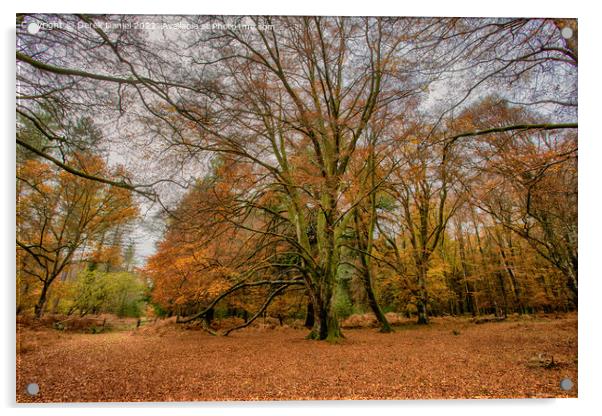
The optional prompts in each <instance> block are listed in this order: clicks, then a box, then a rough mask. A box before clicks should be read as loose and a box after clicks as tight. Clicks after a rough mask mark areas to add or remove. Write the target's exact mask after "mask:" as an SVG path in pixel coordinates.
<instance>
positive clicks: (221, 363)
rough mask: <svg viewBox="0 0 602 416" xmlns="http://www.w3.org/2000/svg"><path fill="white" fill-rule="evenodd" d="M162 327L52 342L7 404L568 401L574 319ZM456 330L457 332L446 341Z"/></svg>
mask: <svg viewBox="0 0 602 416" xmlns="http://www.w3.org/2000/svg"><path fill="white" fill-rule="evenodd" d="M171 325H172V326H174V329H172V330H169V331H167V332H165V334H163V335H164V336H159V334H157V333H153V332H152V331H147V332H141V331H139V332H136V331H131V332H113V333H103V334H96V335H90V334H61V336H60V337H53V338H49V339H51V341H46V342H44V343H40V344H37V347H35V348H34V347H32V348H30V349H26V350H24V351H22V352H21V354H19V355H18V356H17V401H18V402H73V401H77V402H89V401H134V402H137V401H199V400H220V401H222V400H303V399H311V400H332V399H374V400H383V399H442V398H520V397H576V395H577V360H576V357H577V320H576V316H575V315H567V316H565V317H562V318H561V319H539V320H530V321H529V322H521V323H520V325H517V324H516V322H514V323H513V322H499V323H484V324H481V325H474V324H470V323H469V322H468V321H467V320H459V319H458V320H450V319H449V318H448V319H437V318H435V319H434V320H433V323H432V324H431V325H430V326H429V327H426V328H425V327H420V326H407V327H398V328H397V331H396V332H395V333H392V334H380V333H378V332H376V331H375V330H373V329H353V330H347V331H346V332H345V335H346V337H347V338H346V339H345V340H344V341H343V342H342V343H340V344H337V345H331V344H328V343H325V342H318V341H309V340H305V339H303V337H304V335H306V332H304V331H303V330H296V329H283V330H279V331H274V330H270V331H262V330H257V329H252V328H251V329H247V330H243V331H241V332H238V333H235V334H233V335H231V336H229V337H212V336H210V335H207V334H205V333H204V332H201V331H188V330H184V329H181V328H180V329H178V328H177V327H175V325H176V324H173V323H172V324H171ZM164 326H165V325H164ZM167 327H169V326H167ZM455 328H461V329H462V330H461V332H460V333H459V334H457V335H456V334H454V333H453V330H454V329H455ZM527 328H528V330H526V329H527ZM49 331H50V330H49ZM41 334H42V333H41V332H39V331H36V332H32V333H28V334H27V336H30V337H31V336H42V335H41ZM133 334H136V335H137V336H131V335H133ZM47 338H48V337H47ZM532 357H543V358H542V359H543V360H544V361H545V360H546V359H547V358H548V357H554V360H555V362H559V363H563V365H562V366H539V365H538V366H531V365H529V363H530V359H532ZM563 378H570V379H571V380H572V381H573V382H574V383H575V387H573V389H572V390H571V391H566V392H565V391H563V390H561V389H560V385H559V383H560V380H562V379H563ZM34 382H35V383H38V384H39V386H40V393H39V394H38V395H37V396H29V395H27V394H26V392H25V389H26V386H27V384H28V383H34Z"/></svg>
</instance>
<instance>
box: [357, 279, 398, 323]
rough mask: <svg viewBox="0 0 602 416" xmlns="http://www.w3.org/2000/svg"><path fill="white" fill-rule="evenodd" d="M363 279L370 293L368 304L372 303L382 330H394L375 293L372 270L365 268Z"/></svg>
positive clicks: (368, 293)
mask: <svg viewBox="0 0 602 416" xmlns="http://www.w3.org/2000/svg"><path fill="white" fill-rule="evenodd" d="M362 281H363V283H364V288H365V289H366V293H367V295H368V305H370V309H372V312H374V315H375V316H376V319H378V322H379V323H380V332H384V333H388V332H393V328H392V327H391V324H390V323H389V321H388V320H387V317H386V316H385V314H384V313H383V310H382V309H381V307H380V305H379V304H378V300H377V299H376V294H375V293H374V288H373V287H372V279H371V276H370V272H369V271H368V270H367V269H364V273H363V276H362Z"/></svg>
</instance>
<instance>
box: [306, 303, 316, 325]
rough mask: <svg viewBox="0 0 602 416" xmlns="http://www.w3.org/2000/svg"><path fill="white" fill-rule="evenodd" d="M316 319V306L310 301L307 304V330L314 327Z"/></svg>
mask: <svg viewBox="0 0 602 416" xmlns="http://www.w3.org/2000/svg"><path fill="white" fill-rule="evenodd" d="M315 321H316V320H315V317H314V304H313V303H312V302H311V300H310V301H308V302H307V311H306V312H305V324H304V325H305V327H306V328H307V329H311V328H313V326H314V322H315Z"/></svg>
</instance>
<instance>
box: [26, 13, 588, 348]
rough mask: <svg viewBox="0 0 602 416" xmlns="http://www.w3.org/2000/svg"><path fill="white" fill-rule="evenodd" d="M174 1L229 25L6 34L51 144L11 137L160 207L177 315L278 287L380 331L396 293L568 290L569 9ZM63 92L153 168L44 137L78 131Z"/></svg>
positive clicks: (552, 297) (166, 297)
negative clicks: (71, 152) (543, 13)
mask: <svg viewBox="0 0 602 416" xmlns="http://www.w3.org/2000/svg"><path fill="white" fill-rule="evenodd" d="M20 18H21V19H23V20H25V19H42V20H53V19H59V20H61V21H66V22H68V23H69V22H71V23H73V22H78V21H83V22H94V21H116V22H117V21H125V20H126V19H132V18H133V19H143V18H144V17H126V16H87V15H73V16H72V15H69V16H66V15H61V16H47V15H43V16H42V15H34V16H25V15H24V16H20ZM169 19H172V20H174V21H175V20H178V19H181V20H189V21H191V22H194V23H198V24H204V23H207V22H223V23H224V26H223V27H224V29H218V30H215V31H203V32H201V33H194V32H193V33H190V32H185V31H184V32H178V33H170V34H166V33H162V34H155V35H154V36H150V35H148V34H144V33H140V32H136V31H127V30H121V29H115V30H113V31H111V32H105V31H103V30H102V29H101V28H100V26H99V25H96V26H91V27H89V28H85V29H82V30H78V31H77V32H76V33H74V32H73V30H71V29H68V28H69V27H74V25H66V26H65V27H66V29H61V30H56V31H55V30H53V31H49V32H47V33H45V34H44V36H43V38H39V37H38V38H35V39H33V36H32V35H29V34H27V33H20V34H18V38H19V40H20V43H19V45H18V49H17V62H18V65H19V68H20V71H19V72H18V82H20V85H21V88H20V89H19V92H18V97H17V113H18V115H19V117H22V120H23V121H22V123H23V124H22V125H23V126H25V125H31V126H33V128H34V129H35V130H36V131H38V132H40V134H41V135H43V136H44V137H45V140H47V141H49V142H50V143H52V145H51V146H46V147H45V146H43V145H42V144H40V143H36V142H32V141H31V140H29V139H27V138H26V137H19V136H18V137H17V143H18V144H19V145H20V146H21V147H22V148H23V149H26V150H28V151H29V152H33V153H34V154H36V155H37V157H39V158H41V159H43V160H44V161H45V162H44V163H46V164H48V165H50V166H52V167H53V169H58V170H59V171H66V172H68V174H69V175H71V176H72V177H75V178H77V180H78V181H79V180H82V181H86V183H91V184H93V185H90V186H96V187H99V186H101V185H100V184H102V186H106V187H107V188H106V189H109V190H111V192H122V191H123V192H127V195H133V194H135V195H138V197H141V198H146V199H147V200H150V201H153V202H155V203H156V204H158V205H159V206H161V207H162V208H163V209H164V211H165V212H166V221H167V228H166V232H165V235H164V238H163V240H162V241H161V242H160V244H159V245H158V247H157V253H156V254H155V255H154V256H152V257H151V258H150V259H149V260H148V262H147V265H146V267H145V270H144V272H145V273H146V275H147V276H148V278H149V280H150V282H151V286H152V297H153V299H154V302H156V303H157V304H158V305H160V307H161V308H163V309H164V310H167V311H169V312H170V313H174V314H177V315H178V316H179V321H181V322H188V321H191V320H195V319H201V320H203V321H209V320H210V319H208V318H210V317H211V315H212V314H213V312H214V311H215V309H216V307H218V306H219V305H221V304H224V303H225V302H230V304H231V305H230V307H231V308H238V309H240V310H244V311H245V314H246V315H247V316H246V319H245V323H244V324H242V325H241V327H243V326H245V325H248V324H250V322H251V321H252V320H253V319H255V318H256V317H258V316H260V315H261V314H262V313H265V312H266V311H267V310H269V308H270V307H275V306H278V307H279V308H283V310H289V309H290V308H288V309H287V301H286V299H288V303H289V304H299V303H302V304H304V305H306V308H304V309H305V311H306V312H305V315H306V316H307V317H312V319H308V320H307V321H308V322H307V324H308V326H309V327H310V328H311V329H310V335H309V337H310V338H315V339H336V338H338V337H340V336H342V333H341V331H340V325H339V321H340V318H341V316H342V315H344V314H345V313H348V312H349V310H353V309H354V308H355V309H358V310H360V309H362V308H369V309H370V310H372V311H373V312H374V313H375V315H376V316H377V318H378V320H379V322H380V324H381V326H382V330H383V331H388V330H390V325H389V323H388V322H387V319H386V316H385V311H391V310H394V311H399V312H404V313H408V314H413V315H416V316H417V320H418V322H419V323H427V322H428V318H429V315H432V314H442V313H472V314H480V313H489V312H492V313H497V314H499V315H505V314H507V313H510V312H514V311H518V312H529V311H535V310H567V309H574V308H576V305H577V213H576V212H577V211H576V209H577V208H576V206H577V204H576V202H577V188H576V181H577V163H576V161H577V133H576V132H577V123H576V122H575V120H576V108H577V103H576V69H577V43H576V36H577V29H576V26H575V22H574V21H570V20H549V19H439V18H437V19H427V18H425V19H417V18H334V17H333V18H326V17H256V16H250V17H228V16H225V17H206V16H198V17H190V16H188V17H179V16H173V17H170V18H169ZM226 23H227V24H226ZM230 23H241V24H242V23H249V24H251V25H252V26H253V27H262V28H265V30H263V29H262V30H237V29H236V28H235V25H234V26H233V25H228V24H230ZM566 26H569V27H572V28H573V29H574V38H571V39H565V38H563V37H562V36H561V32H560V29H561V28H563V27H566ZM64 51H67V52H68V53H62V52H64ZM57 103H60V108H59V109H58V110H57V107H56V104H57ZM42 108H50V109H51V110H50V111H48V113H49V114H50V116H49V117H48V118H50V120H45V119H44V117H43V116H42V115H41V114H42V113H41V112H40V110H41V109H42ZM65 109H70V110H75V111H77V112H79V113H83V114H87V113H90V111H91V109H92V111H94V112H95V113H96V114H97V116H96V118H95V121H96V122H99V120H100V121H102V123H103V125H104V126H105V128H107V129H111V128H112V129H116V130H114V131H113V137H112V138H111V139H110V140H113V141H114V142H116V143H119V144H121V145H123V140H125V139H123V138H121V136H125V137H127V140H126V142H127V143H128V145H129V146H130V148H131V149H133V150H132V151H133V152H135V154H136V155H137V157H138V158H139V160H145V161H149V162H148V163H151V164H152V166H153V169H148V168H147V169H142V170H143V172H140V173H141V174H140V175H138V176H136V175H132V174H127V173H125V172H120V173H117V174H116V175H114V176H111V175H110V174H108V173H107V172H103V171H102V170H100V169H97V170H93V169H89V168H86V167H84V166H81V165H78V163H77V162H75V161H74V160H72V159H71V158H70V157H69V156H68V155H67V156H66V155H65V154H64V153H61V152H58V153H57V151H56V150H55V149H56V148H59V149H60V148H61V144H62V143H65V142H66V143H71V141H72V138H73V137H75V136H74V135H73V134H71V133H72V132H71V131H70V130H69V126H70V121H69V118H70V115H67V114H66V113H65V112H64V110H65ZM112 117H116V120H117V121H115V119H113V118H112ZM71 124H72V123H71ZM116 125H117V126H118V127H115V126H116ZM115 131H116V132H117V134H115ZM82 146H83V147H85V148H86V147H87V148H89V147H94V146H95V145H94V144H89V143H84V144H82ZM71 176H70V177H71ZM178 184H180V185H182V184H184V186H186V187H187V190H186V191H185V192H184V196H183V197H178V195H179V194H181V192H180V193H177V192H175V193H174V192H173V190H174V189H175V188H176V187H177V186H178ZM44 193H45V191H44V192H42V194H44ZM101 222H102V223H105V222H106V221H101ZM51 263H52V262H51ZM279 299H280V300H279ZM283 299H284V300H283ZM277 301H278V303H276V304H275V305H274V304H273V302H277ZM270 305H272V306H270Z"/></svg>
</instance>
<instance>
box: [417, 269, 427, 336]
mask: <svg viewBox="0 0 602 416" xmlns="http://www.w3.org/2000/svg"><path fill="white" fill-rule="evenodd" d="M418 270H419V272H418V301H417V305H416V306H417V308H418V324H420V325H426V324H428V323H429V318H428V311H427V304H428V292H427V289H426V267H425V265H423V264H421V265H420V267H419V268H418Z"/></svg>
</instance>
